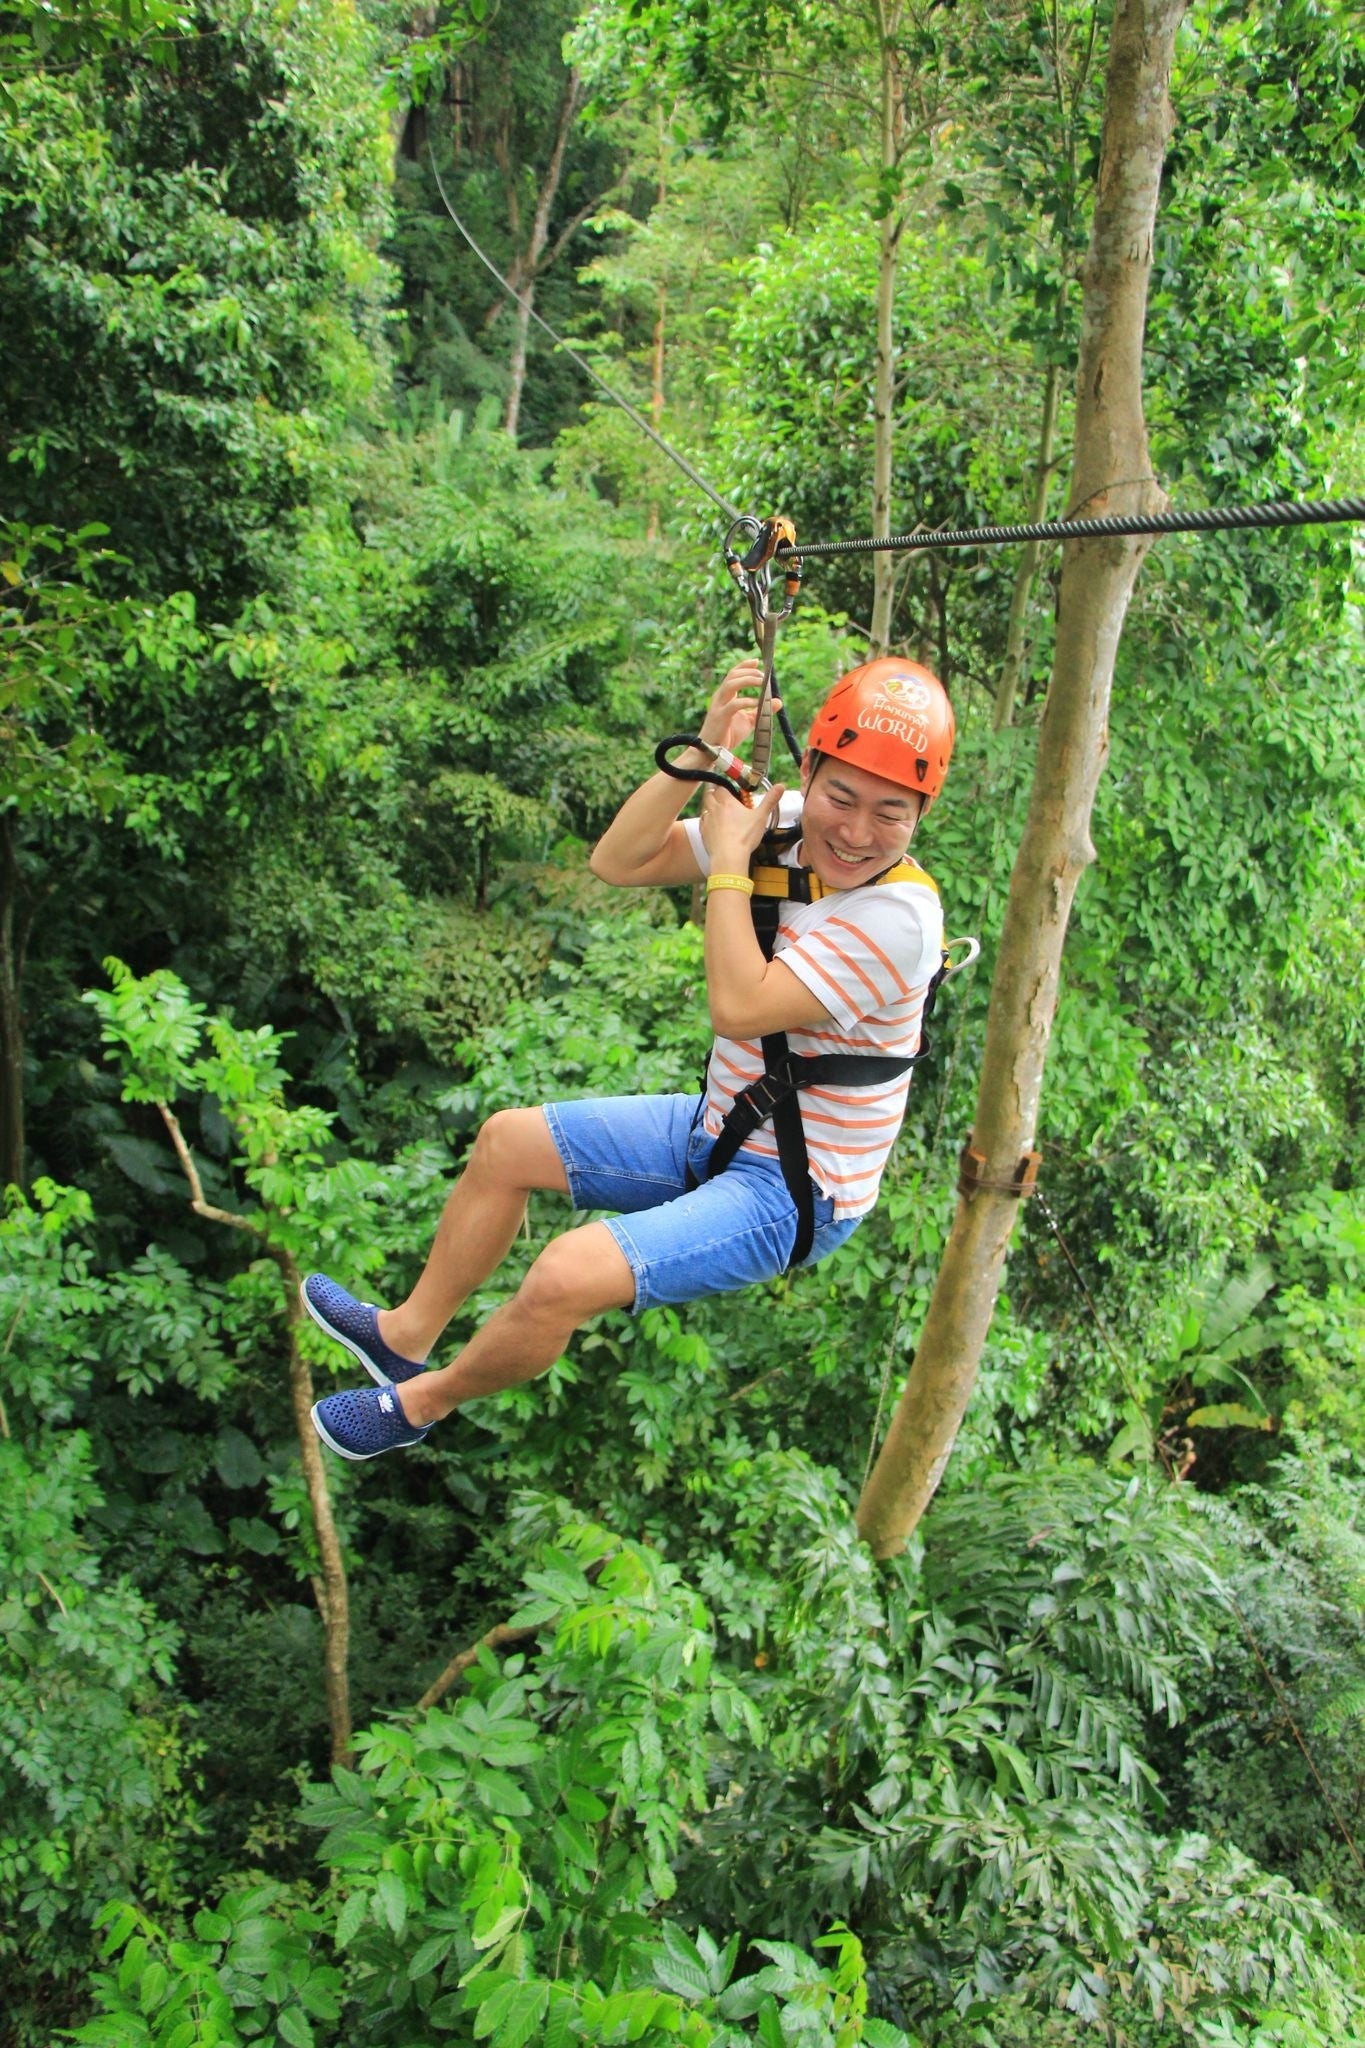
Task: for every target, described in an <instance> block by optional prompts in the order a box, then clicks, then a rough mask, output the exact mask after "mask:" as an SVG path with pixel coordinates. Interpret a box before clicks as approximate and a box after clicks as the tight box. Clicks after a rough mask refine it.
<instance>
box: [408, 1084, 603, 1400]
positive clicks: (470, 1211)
mask: <svg viewBox="0 0 1365 2048" xmlns="http://www.w3.org/2000/svg"><path fill="white" fill-rule="evenodd" d="M533 1188H551V1189H555V1190H557V1191H558V1192H559V1193H560V1194H567V1193H568V1188H569V1184H568V1181H567V1179H566V1177H565V1173H564V1162H563V1161H562V1160H561V1158H560V1156H559V1152H558V1149H557V1147H556V1145H555V1141H554V1139H553V1138H552V1137H551V1136H550V1127H549V1125H548V1124H547V1123H546V1121H545V1114H544V1112H543V1110H539V1109H500V1110H498V1111H497V1113H496V1115H494V1116H491V1117H489V1119H488V1121H487V1123H486V1124H485V1125H484V1126H483V1128H482V1130H481V1131H480V1132H479V1135H478V1137H477V1138H476V1139H475V1140H474V1149H473V1151H472V1152H471V1153H470V1155H469V1162H468V1164H467V1165H466V1167H465V1170H464V1172H463V1173H462V1174H461V1175H460V1178H459V1179H458V1180H457V1181H456V1183H455V1185H454V1187H453V1188H452V1189H451V1191H450V1194H449V1196H448V1197H447V1199H446V1205H445V1209H444V1211H443V1213H442V1216H441V1221H440V1225H439V1227H438V1228H437V1232H436V1236H435V1239H434V1241H433V1243H432V1247H431V1250H430V1251H429V1252H428V1254H427V1262H426V1266H425V1267H424V1269H423V1272H422V1277H421V1279H420V1280H419V1281H418V1282H417V1285H416V1286H415V1287H414V1288H413V1290H412V1293H411V1294H410V1295H409V1296H408V1298H407V1300H406V1301H405V1302H403V1303H401V1304H400V1306H399V1307H397V1308H391V1309H381V1310H380V1311H379V1334H380V1336H381V1337H382V1338H383V1339H384V1342H385V1343H386V1344H388V1345H390V1346H391V1347H392V1349H393V1350H394V1351H396V1352H398V1353H399V1355H400V1356H401V1357H403V1358H412V1359H417V1360H421V1359H424V1358H426V1356H427V1354H428V1353H429V1352H430V1351H431V1349H432V1346H433V1345H434V1344H436V1343H437V1342H438V1340H439V1338H440V1335H441V1332H442V1331H443V1330H444V1328H445V1326H446V1324H447V1323H448V1322H449V1321H450V1318H451V1317H452V1316H453V1315H454V1313H455V1311H456V1309H458V1308H459V1306H460V1304H461V1302H462V1301H464V1299H465V1298H466V1296H467V1295H469V1294H471V1293H472V1292H473V1290H474V1289H475V1288H476V1287H478V1286H479V1285H480V1284H481V1283H482V1282H483V1281H484V1280H486V1279H487V1278H488V1276H489V1274H490V1273H491V1272H493V1271H494V1270H495V1268H496V1267H497V1266H499V1265H500V1264H501V1263H502V1261H503V1259H504V1258H505V1257H506V1256H507V1252H508V1250H509V1248H510V1246H511V1244H512V1240H513V1239H514V1238H515V1236H516V1234H517V1232H518V1230H520V1228H521V1222H522V1218H523V1216H524V1215H525V1213H526V1199H527V1196H528V1195H529V1194H530V1193H531V1191H532V1189H533ZM622 1264H623V1265H624V1264H625V1261H624V1259H623V1260H622ZM510 1306H513V1304H509V1307H510ZM502 1313H506V1311H503V1312H502ZM493 1320H494V1321H496V1320H497V1318H496V1317H494V1318H493ZM555 1356H556V1357H557V1356H558V1353H555ZM550 1362H552V1361H547V1363H550ZM533 1369H534V1370H535V1371H537V1372H538V1371H539V1370H540V1367H539V1366H537V1367H535V1368H533ZM446 1370H447V1371H449V1370H450V1368H449V1367H447V1368H446ZM430 1377H431V1378H440V1377H441V1375H440V1374H432V1375H430ZM519 1377H522V1378H527V1377H529V1375H528V1374H522V1375H519ZM499 1384H509V1385H510V1381H508V1382H499ZM467 1398H468V1397H467V1396H466V1395H464V1394H460V1395H457V1396H456V1397H455V1400H465V1399H467ZM455 1400H452V1401H451V1402H450V1403H449V1404H448V1407H454V1405H455ZM441 1412H442V1413H445V1412H447V1411H446V1410H444V1409H443V1410H442V1411H441Z"/></svg>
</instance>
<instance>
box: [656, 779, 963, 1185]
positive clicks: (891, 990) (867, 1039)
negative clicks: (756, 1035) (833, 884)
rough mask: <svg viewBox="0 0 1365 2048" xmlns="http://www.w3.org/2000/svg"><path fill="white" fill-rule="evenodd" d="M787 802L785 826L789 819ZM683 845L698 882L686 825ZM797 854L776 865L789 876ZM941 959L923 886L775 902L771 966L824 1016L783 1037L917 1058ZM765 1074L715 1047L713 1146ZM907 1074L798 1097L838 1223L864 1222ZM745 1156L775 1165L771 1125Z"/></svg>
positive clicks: (697, 837)
mask: <svg viewBox="0 0 1365 2048" xmlns="http://www.w3.org/2000/svg"><path fill="white" fill-rule="evenodd" d="M789 805H790V799H788V800H787V801H784V803H783V805H782V815H783V822H784V823H788V822H791V820H792V817H793V816H794V815H799V811H797V812H795V813H794V812H793V811H792V810H791V809H790V808H789ZM687 829H688V837H689V839H690V841H691V844H692V850H693V852H694V853H695V855H696V857H697V860H698V863H699V864H700V866H701V870H702V873H703V874H705V873H707V872H708V861H707V855H706V848H705V846H704V845H703V844H702V840H701V833H700V830H699V829H698V828H697V826H696V824H695V822H694V821H692V820H688V823H687ZM799 852H800V848H799V847H797V848H794V849H792V850H791V851H789V852H786V853H784V854H783V855H782V857H781V858H782V861H783V864H784V865H785V866H789V867H795V866H797V865H798V860H797V855H798V854H799ZM942 948H943V915H942V912H941V910H940V908H939V901H938V897H937V896H936V895H935V893H934V891H933V890H932V889H929V888H926V887H925V885H924V884H923V883H922V882H883V883H879V884H876V885H875V886H873V885H865V886H864V887H863V888H860V889H842V890H840V891H839V892H838V893H837V894H835V895H832V896H826V897H825V898H824V899H823V900H822V901H821V902H819V903H784V904H783V905H782V907H781V912H780V917H779V926H778V936H777V944H776V946H775V948H774V952H773V957H774V959H777V960H780V961H781V962H782V965H783V966H784V967H786V968H788V969H789V970H790V971H791V973H793V974H795V975H796V976H797V977H798V978H799V979H800V980H801V981H803V982H804V983H805V985H806V987H807V988H808V989H810V990H811V991H812V992H813V994H815V995H816V996H817V997H818V998H819V1000H820V1001H821V1002H822V1003H823V1004H824V1006H825V1008H826V1009H827V1010H828V1011H829V1014H830V1022H829V1023H828V1024H822V1025H820V1026H818V1027H812V1028H810V1029H807V1030H796V1031H789V1032H788V1033H787V1043H788V1044H789V1045H790V1047H791V1049H792V1051H793V1052H794V1053H806V1054H810V1053H850V1052H851V1053H877V1054H879V1055H881V1056H882V1057H888V1056H889V1057H891V1058H893V1059H909V1058H910V1057H911V1055H912V1054H914V1053H916V1052H917V1051H918V1050H919V1040H920V1021H921V1018H922V1016H923V1013H924V998H925V995H926V993H927V992H928V987H929V982H930V980H931V978H932V977H933V975H934V974H935V973H936V972H937V971H938V966H939V961H940V958H941V955H942ZM762 1071H763V1054H762V1050H761V1048H760V1046H759V1044H758V1041H757V1039H733V1038H718V1039H717V1040H716V1041H715V1044H714V1046H713V1047H712V1051H711V1062H710V1066H709V1067H708V1069H707V1086H706V1108H705V1111H704V1121H705V1126H706V1129H707V1130H708V1131H709V1132H710V1134H711V1135H712V1137H715V1136H716V1135H717V1134H718V1132H719V1130H720V1127H721V1122H722V1119H723V1118H724V1116H725V1113H726V1111H727V1110H728V1109H729V1107H730V1105H731V1103H732V1102H733V1101H734V1099H735V1096H736V1095H737V1094H738V1093H739V1091H740V1090H741V1089H742V1088H746V1087H747V1086H748V1085H749V1083H750V1082H751V1081H755V1080H757V1078H758V1076H759V1075H760V1074H761V1073H762ZM909 1092H910V1075H909V1074H904V1075H902V1076H901V1078H900V1080H899V1081H888V1082H882V1083H879V1084H878V1085H877V1086H876V1087H872V1088H856V1089H851V1088H848V1087H847V1086H845V1087H842V1088H803V1089H802V1091H801V1097H800V1101H801V1121H802V1124H803V1126H804V1129H805V1133H806V1150H807V1152H808V1153H809V1155H810V1171H811V1178H812V1180H814V1182H815V1184H816V1186H817V1187H818V1188H819V1189H820V1190H821V1191H822V1193H824V1194H827V1195H832V1196H833V1198H834V1213H835V1215H836V1216H841V1217H852V1216H865V1215H866V1214H867V1212H868V1210H869V1209H871V1208H872V1206H873V1205H874V1203H875V1202H876V1199H877V1191H878V1189H879V1188H880V1186H881V1178H882V1173H883V1170H884V1169H885V1166H886V1162H887V1158H888V1157H889V1155H890V1151H891V1147H892V1145H893V1144H894V1143H895V1139H896V1133H897V1131H898V1130H899V1129H900V1127H901V1121H902V1119H903V1117H904V1115H905V1104H906V1098H907V1096H908V1095H909ZM743 1149H744V1150H746V1151H750V1152H755V1153H760V1154H762V1155H763V1156H764V1157H767V1158H772V1159H776V1157H777V1140H776V1139H775V1138H774V1136H773V1127H772V1124H771V1123H765V1124H760V1125H759V1127H758V1129H757V1130H756V1131H755V1132H754V1134H753V1136H752V1137H751V1138H748V1139H746V1141H745V1145H744V1148H743Z"/></svg>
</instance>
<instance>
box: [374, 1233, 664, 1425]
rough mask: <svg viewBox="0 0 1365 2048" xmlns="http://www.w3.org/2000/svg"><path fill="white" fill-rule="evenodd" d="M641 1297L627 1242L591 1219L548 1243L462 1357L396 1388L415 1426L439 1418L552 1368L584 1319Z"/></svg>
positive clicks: (404, 1408) (433, 1256)
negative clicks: (625, 1248)
mask: <svg viewBox="0 0 1365 2048" xmlns="http://www.w3.org/2000/svg"><path fill="white" fill-rule="evenodd" d="M448 1214H449V1211H448V1210H447V1215H448ZM442 1228H443V1229H444V1223H443V1225H442ZM514 1228H515V1226H514ZM509 1241H510V1240H509ZM437 1244H438V1246H439V1244H440V1239H439V1238H438V1240H437ZM435 1256H436V1253H435V1251H433V1253H432V1259H433V1260H434V1259H435ZM428 1271H430V1265H429V1266H428ZM425 1280H426V1275H425V1274H424V1275H423V1283H424V1282H425ZM419 1284H422V1283H419ZM471 1284H472V1283H471ZM634 1300H635V1275H634V1273H633V1272H632V1271H631V1268H630V1262H629V1261H628V1259H627V1258H626V1255H625V1253H624V1252H623V1251H622V1250H621V1247H620V1245H619V1244H618V1243H617V1242H616V1239H615V1238H614V1237H613V1236H612V1234H611V1232H610V1231H609V1230H608V1229H607V1226H606V1224H605V1223H585V1224H584V1225H583V1226H582V1227H581V1228H580V1229H578V1230H567V1231H565V1233H564V1235H563V1236H562V1237H557V1238H555V1239H554V1240H553V1241H552V1242H551V1243H550V1244H548V1245H547V1246H546V1247H545V1250H544V1251H543V1252H542V1253H541V1254H540V1257H539V1258H538V1259H537V1260H536V1262H535V1264H534V1265H533V1266H532V1268H531V1270H530V1272H529V1273H528V1274H527V1275H526V1278H525V1279H524V1280H523V1282H522V1284H521V1286H520V1287H519V1288H518V1290H517V1292H516V1294H515V1295H514V1296H513V1298H512V1300H511V1301H509V1302H507V1303H506V1304H505V1305H504V1306H503V1307H502V1308H500V1309H498V1310H497V1311H496V1313H495V1314H493V1315H491V1316H490V1317H489V1318H488V1321H487V1322H486V1323H485V1324H484V1325H483V1327H482V1329H480V1330H479V1331H478V1333H477V1335H475V1336H474V1337H472V1338H471V1339H470V1341H469V1343H468V1344H466V1345H465V1347H464V1350H463V1351H461V1353H460V1354H459V1356H458V1358H455V1359H453V1360H452V1362H451V1363H450V1364H449V1365H443V1366H441V1367H439V1368H438V1369H437V1370H435V1371H433V1372H425V1373H419V1374H418V1376H417V1377H416V1379H411V1380H406V1381H405V1382H404V1383H403V1385H402V1386H401V1387H395V1388H394V1393H395V1394H396V1396H397V1398H398V1401H399V1404H400V1406H401V1407H402V1410H403V1413H404V1415H405V1416H406V1418H407V1420H408V1421H409V1422H410V1423H411V1424H413V1425H414V1427H417V1428H421V1427H424V1426H425V1425H426V1424H427V1423H431V1422H439V1421H440V1420H441V1418H442V1416H445V1415H449V1414H450V1412H451V1410H452V1409H453V1408H458V1407H459V1406H460V1404H461V1402H462V1401H473V1400H476V1399H477V1398H478V1396H479V1395H480V1394H496V1393H498V1392H499V1391H500V1390H501V1389H502V1388H503V1387H514V1386H517V1385H519V1384H520V1382H521V1381H522V1380H529V1379H534V1378H535V1376H536V1374H537V1373H541V1372H545V1371H547V1370H548V1368H549V1367H550V1366H552V1365H553V1364H554V1362H555V1360H556V1359H557V1358H560V1357H562V1355H563V1353H564V1350H565V1347H566V1346H567V1344H568V1341H569V1339H570V1337H571V1336H572V1335H573V1333H574V1331H575V1330H576V1329H577V1328H578V1326H579V1324H580V1323H585V1322H587V1320H588V1318H589V1317H590V1316H595V1315H600V1314H601V1312H602V1311H603V1309H608V1308H629V1307H630V1306H631V1304H632V1303H633V1302H634ZM389 1341H390V1342H392V1341H393V1340H392V1339H390V1340H389Z"/></svg>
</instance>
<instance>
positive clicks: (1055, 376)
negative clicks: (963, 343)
mask: <svg viewBox="0 0 1365 2048" xmlns="http://www.w3.org/2000/svg"><path fill="white" fill-rule="evenodd" d="M1061 389H1062V372H1061V367H1060V365H1059V364H1057V363H1049V364H1048V366H1047V382H1046V384H1045V385H1044V386H1043V423H1042V426H1041V427H1040V428H1039V431H1038V461H1037V464H1036V466H1035V468H1034V471H1033V492H1032V495H1031V496H1030V498H1029V507H1028V512H1027V514H1026V515H1025V516H1026V519H1027V522H1028V524H1029V525H1030V526H1036V525H1037V523H1038V521H1039V520H1040V519H1042V518H1043V517H1044V515H1045V514H1046V512H1047V487H1048V485H1049V483H1050V482H1051V481H1052V472H1053V470H1054V469H1055V467H1056V464H1055V463H1054V461H1053V459H1052V450H1053V444H1054V442H1055V440H1056V436H1057V408H1058V400H1059V398H1060V397H1061ZM1042 553H1043V545H1042V542H1041V541H1036V540H1030V541H1025V543H1024V545H1023V546H1022V547H1021V548H1020V550H1019V566H1018V568H1017V570H1016V571H1015V577H1014V590H1013V592H1012V594H1011V596H1010V619H1009V625H1008V627H1007V629H1006V632H1005V658H1004V660H1003V661H1002V662H1001V664H1000V680H999V682H998V683H997V684H996V686H995V712H994V716H993V719H992V724H993V725H994V728H995V730H996V732H1003V731H1004V730H1005V728H1006V726H1007V725H1009V724H1010V722H1011V720H1012V719H1013V717H1014V700H1015V698H1016V696H1017V695H1018V692H1019V671H1020V668H1021V667H1022V666H1023V659H1024V633H1025V628H1026V627H1027V624H1028V607H1029V599H1030V597H1031V596H1032V595H1033V579H1034V577H1035V576H1036V575H1037V573H1038V564H1039V562H1040V561H1041V559H1042Z"/></svg>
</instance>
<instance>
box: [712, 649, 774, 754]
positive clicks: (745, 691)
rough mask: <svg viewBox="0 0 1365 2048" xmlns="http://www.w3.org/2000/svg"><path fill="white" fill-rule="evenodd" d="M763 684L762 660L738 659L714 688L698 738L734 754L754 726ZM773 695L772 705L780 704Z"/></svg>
mask: <svg viewBox="0 0 1365 2048" xmlns="http://www.w3.org/2000/svg"><path fill="white" fill-rule="evenodd" d="M762 687H763V664H762V662H761V661H757V660H750V661H737V662H736V663H735V665H734V667H733V668H732V669H731V670H730V671H729V673H728V674H727V675H726V677H725V680H724V681H723V682H722V683H720V684H719V685H718V687H717V688H716V690H715V692H714V694H713V696H712V698H711V702H710V703H709V704H708V705H707V707H706V716H705V718H704V719H703V720H702V722H701V737H702V738H703V739H704V740H705V741H706V743H707V745H708V746H711V747H728V748H729V749H730V752H731V753H732V754H737V753H738V752H739V749H740V747H741V745H742V744H743V742H744V741H745V740H747V739H748V737H749V735H750V733H752V731H753V729H754V721H755V720H756V718H757V717H758V693H759V691H760V690H761V689H762ZM781 701H782V700H781V699H780V698H779V697H774V699H773V705H774V708H776V706H777V705H778V704H780V703H781Z"/></svg>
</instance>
